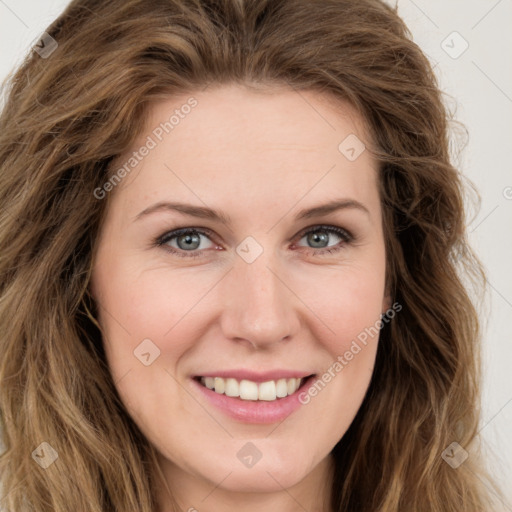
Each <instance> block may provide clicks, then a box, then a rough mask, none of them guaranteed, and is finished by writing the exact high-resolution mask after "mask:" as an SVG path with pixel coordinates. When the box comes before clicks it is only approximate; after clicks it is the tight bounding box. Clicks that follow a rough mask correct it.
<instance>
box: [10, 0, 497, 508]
mask: <svg viewBox="0 0 512 512" xmlns="http://www.w3.org/2000/svg"><path fill="white" fill-rule="evenodd" d="M0 127H1V130H0V133H1V135H0V151H1V157H2V158H1V162H2V164H1V165H2V167H1V174H0V175H1V186H0V193H1V204H2V210H1V225H2V230H1V240H2V245H1V247H2V258H1V259H0V261H1V273H2V281H1V283H2V284H1V286H2V289H1V301H0V304H1V309H0V322H1V325H0V328H1V332H2V339H1V343H2V345H1V348H2V353H3V358H2V361H1V365H0V376H1V379H2V383H3V385H2V388H1V391H0V411H1V414H2V422H3V435H4V443H5V445H6V448H7V450H6V452H5V453H4V454H3V455H2V457H1V459H0V461H1V462H0V467H1V474H2V484H3V496H2V498H3V501H2V502H1V503H2V506H3V507H4V508H5V509H6V510H13V511H14V510H16V511H18V510H29V509H30V510H37V511H43V510H52V511H64V510H66V511H67V510H79V511H81V510H87V511H95V512H96V511H97V512H100V511H107V510H112V511H114V510H116V511H131V510H137V511H143V512H150V511H151V512H153V511H159V512H164V511H169V510H199V511H203V510H205V511H206V510H208V511H218V510H233V509H235V507H236V508H237V509H238V510H243V511H252V510H260V509H265V510H280V511H288V510H289V511H294V510H303V509H305V510H318V511H363V510H364V511H366V510H368V511H369V510H375V511H376V510H379V511H386V512H387V511H412V510H414V511H417V512H420V511H427V510H428V511H452V510H465V511H474V512H476V511H480V510H491V509H492V508H490V507H493V506H494V505H495V503H494V502H493V499H494V498H493V496H494V493H497V492H499V491H498V490H497V489H494V490H493V491H491V489H493V485H494V484H493V483H492V481H491V479H490V478H489V477H488V475H487V474H486V473H485V470H484V466H483V462H482V461H481V459H480V456H479V451H478V447H477V446H475V444H476V442H477V441H478V437H477V427H478V421H479V413H478V403H479V402H478V401H479V390H480V373H479V371H480V370H479V368H480V366H479V340H480V332H479V325H478V320H477V313H476V311H475V308H474V306H473V304H472V303H471V301H470V299H469V296H468V293H467V291H466V289H465V288H464V286H463V284H462V281H461V277H460V275H461V271H463V272H464V274H465V276H470V277H472V278H473V279H474V281H475V282H476V283H480V284H483V283H484V282H485V277H484V274H483V271H482V267H481V265H480V263H479V262H478V260H477V258H476V257H475V256H474V255H473V253H472V252H471V249H470V247H468V245H467V241H466V235H465V230H464V204H463V192H464V191H463V188H462V184H461V181H460V177H459V174H458V172H457V170H456V169H455V168H454V167H453V166H452V165H451V164H450V160H449V153H448V142H447V139H448V119H447V113H446V111H445V108H444V106H443V103H442V100H441V93H440V91H439V89H438V86H437V83H436V79H435V77H434V74H433V72H432V69H431V67H430V65H429V63H428V61H427V59H426V58H425V56H424V55H423V54H422V53H421V51H420V49H419V48H418V47H417V46H416V45H415V44H414V43H413V42H412V41H411V40H410V38H409V33H408V31H407V28H406V27H405V26H404V24H403V22H402V21H401V19H400V18H399V17H398V16H397V14H396V11H395V10H393V9H391V8H390V7H388V6H387V5H385V4H384V3H382V2H380V1H378V0H362V1H359V2H352V1H350V0H328V1H325V0H324V1H322V2H311V1H310V0H293V1H292V0H288V1H287V0H279V1H272V2H271V1H264V0H262V1H254V2H249V1H242V0H238V1H237V0H222V1H220V2H219V1H217V2H210V1H206V0H194V1H184V0H159V1H152V2H147V1H143V0H128V1H126V0H113V1H110V2H102V1H97V0H76V1H73V2H71V4H70V5H69V7H68V8H67V10H66V11H65V12H64V14H63V15H62V16H60V17H59V18H58V19H57V20H56V21H55V23H53V24H52V25H51V26H50V27H49V29H48V30H47V34H46V35H45V36H44V37H43V38H42V41H41V42H40V43H39V44H38V45H37V46H36V48H35V52H34V53H33V54H32V55H30V56H29V57H28V58H27V59H26V61H25V63H24V64H23V65H22V67H21V68H20V69H19V70H18V72H17V73H16V75H15V76H14V77H13V79H12V82H11V85H10V89H9V91H8V96H7V102H6V106H5V108H4V111H3V113H2V116H1V118H0ZM325 243H327V245H324V244H325ZM29 454H30V457H29V456H28V455H29Z"/></svg>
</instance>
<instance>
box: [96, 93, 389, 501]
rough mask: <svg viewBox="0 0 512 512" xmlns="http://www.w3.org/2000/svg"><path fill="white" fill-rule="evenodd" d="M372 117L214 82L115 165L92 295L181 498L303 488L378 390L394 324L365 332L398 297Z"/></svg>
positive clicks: (169, 111) (158, 107) (139, 414)
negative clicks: (374, 384) (390, 286)
mask: <svg viewBox="0 0 512 512" xmlns="http://www.w3.org/2000/svg"><path fill="white" fill-rule="evenodd" d="M173 116H174V117H173ZM360 121H361V120H360V117H359V116H358V115H357V114H356V113H355V111H354V110H353V109H351V108H350V107H349V106H348V105H345V106H340V107H338V108H337V109H336V110H335V108H334V106H333V104H332V101H331V100H329V99H327V98H326V97H324V96H322V95H320V94H319V93H314V92H304V91H301V92H296V91H293V90H291V89H290V90H285V91H284V90H275V91H274V92H272V93H263V92H252V91H249V90H247V89H245V88H241V87H236V86H229V87H227V86H223V87H217V88H213V87H210V88H208V89H206V90H204V91H202V92H199V93H197V94H193V95H183V96H182V97H173V98H172V99H169V100H168V101H165V102H161V103H158V104H155V105H153V106H152V109H151V112H150V120H149V124H148V128H147V129H146V130H145V131H144V133H143V135H142V136H140V137H139V138H138V140H137V141H136V142H135V143H134V145H133V147H132V148H130V151H128V152H127V153H126V154H125V155H123V156H122V157H121V158H119V160H118V161H117V162H116V167H115V169H118V168H119V169H121V168H122V167H123V165H124V170H125V172H124V173H123V172H122V171H121V172H120V173H118V177H120V178H122V180H121V182H120V183H118V182H115V185H111V186H110V187H109V185H106V186H105V187H104V189H103V190H109V188H112V190H110V191H109V192H108V193H110V194H112V197H111V199H112V202H111V204H110V206H109V210H108V212H107V216H106V219H105V222H104V224H103V226H102V231H101V234H100V240H99V246H98V251H97V254H96V259H95V266H94V269H93V279H92V283H91V286H92V288H91V290H92V292H93V295H94V297H95V298H96V300H97V303H98V306H99V321H100V324H101V325H102V328H103V330H104V344H105V350H106V355H107V359H108V364H109V367H110V369H111V372H112V376H113V379H114V381H115V385H116V387H117V390H118V392H119V395H120V397H121V399H122V400H123V402H124V404H125V406H126V408H127V410H128V411H129V413H130V415H131V416H132V417H133V419H134V421H135V422H136V423H137V425H138V426H139V428H140V429H141V431H142V432H143V433H144V435H145V436H146V437H147V438H148V439H149V441H150V442H151V443H152V444H153V445H154V446H155V447H156V449H157V451H158V454H159V458H160V460H161V462H162V464H163V467H164V472H165V473H166V475H167V476H168V477H169V479H170V481H172V482H175V483H177V482H180V486H179V489H177V490H176V492H177V494H178V495H179V494H180V492H181V493H182V494H184V493H186V492H187V489H189V490H191V489H192V488H194V486H195V488H196V491H197V489H199V488H201V489H203V490H204V496H205V497H206V496H207V495H208V494H209V493H210V492H211V490H212V489H213V488H214V486H217V487H216V488H215V491H214V492H213V495H217V496H220V495H221V494H222V493H229V492H235V491H237V492H245V493H263V492H265V493H270V492H281V493H283V489H289V488H296V489H297V495H299V494H300V492H303V495H304V496H305V495H307V492H306V491H304V489H302V490H300V492H299V489H300V486H301V485H304V482H307V481H308V479H309V478H311V475H313V474H314V472H315V471H318V468H320V467H323V466H324V465H325V463H326V461H327V460H329V457H328V456H329V453H330V451H331V449H332V448H333V447H334V445H335V444H336V443H337V442H338V441H339V440H340V438H341V437H342V436H343V435H344V433H345V432H346V430H347V428H348V427H349V425H350V423H351V422H352V420H353V418H354V416H355V414H356V412H357V410H358V409H359V407H360V405H361V403H362V400H363V398H364V395H365V392H366V390H367V387H368V385H369V382H370V378H371V375H372V371H373V367H374V359H375V354H376V350H377V341H378V339H377V338H378V336H373V337H372V336H366V343H362V342H361V341H360V340H361V339H362V338H364V336H362V333H364V332H368V329H369V328H371V327H373V326H375V324H376V322H378V320H379V318H380V315H381V313H383V312H384V311H385V310H386V309H387V308H388V307H389V301H388V299H387V297H386V294H385V289H384V277H385V251H384V239H383V231H382V225H381V212H380V204H379V195H378V189H377V164H376V162H375V161H374V160H373V159H372V158H371V157H370V154H369V152H368V151H366V150H365V149H364V146H362V144H363V143H366V142H367V139H366V136H365V134H364V132H363V131H362V127H361V122H360ZM166 123H167V124H166ZM347 137H348V139H347ZM142 148H146V149H142ZM134 151H135V152H136V154H134ZM130 158H131V160H130ZM125 164H126V165H125ZM123 175H124V176H123ZM118 181H119V180H118ZM96 193H97V195H98V197H100V196H101V195H102V194H103V195H104V192H101V193H100V192H96ZM99 200H100V199H99ZM334 202H340V205H341V206H340V207H339V208H337V209H331V208H325V209H324V211H322V208H320V209H318V208H319V207H322V206H324V205H330V204H332V203H334ZM170 203H181V204H183V205H186V206H183V208H180V209H173V208H172V207H171V206H170ZM155 205H159V206H155ZM343 205H344V206H343ZM312 209H315V210H313V211H312V212H310V213H309V214H307V215H306V214H304V212H307V211H308V210H312ZM211 211H215V212H217V215H214V214H213V213H211ZM194 212H196V213H195V214H194ZM220 218H222V219H224V221H225V222H223V220H221V219H220ZM320 226H323V227H320ZM181 228H190V229H193V230H196V231H195V232H194V231H192V232H190V233H188V234H180V233H177V234H176V233H174V236H172V235H173V233H172V232H174V231H175V230H178V229H181ZM336 230H339V231H338V232H337V231H336ZM159 242H160V245H159ZM327 251H331V252H330V253H329V252H327ZM354 343H355V344H354ZM356 346H358V347H359V350H358V349H357V348H356ZM340 367H341V368H340ZM244 372H245V373H244ZM312 374H314V375H316V378H310V379H308V380H307V381H305V385H306V387H302V388H300V389H299V390H298V391H295V392H293V391H294V388H293V387H292V386H293V381H291V383H290V381H289V380H285V381H283V380H282V379H287V378H291V377H294V376H295V377H297V378H299V377H308V376H310V375H312ZM201 376H209V377H210V379H208V380H205V384H207V385H210V386H211V385H212V383H213V384H214V385H216V390H210V389H207V388H206V387H205V386H203V385H202V384H201V383H200V382H198V378H199V377H201ZM215 376H218V377H222V376H224V377H226V378H225V379H215ZM329 376H330V378H329ZM228 379H229V380H228ZM242 380H244V381H246V382H245V383H244V382H242V384H241V385H240V386H238V382H239V381H242ZM258 381H260V382H267V384H264V385H262V386H261V385H258ZM269 381H274V383H272V382H270V383H268V382H269ZM319 381H321V383H322V385H321V386H320V385H318V384H319ZM327 381H328V382H327ZM283 382H284V383H283ZM303 382H304V381H303ZM223 385H224V386H225V389H224V394H221V393H220V392H221V391H222V386H223ZM312 385H313V386H314V387H316V393H315V389H314V388H312V387H311V386H312ZM288 386H291V387H290V389H288ZM228 390H229V391H228ZM240 390H242V394H243V397H242V398H240V397H238V398H236V397H233V396H232V397H229V396H227V395H226V394H225V393H229V394H232V395H234V394H236V392H237V391H238V392H240ZM288 391H290V392H291V393H292V394H291V396H289V397H288V398H284V397H279V398H275V399H273V397H274V396H275V393H279V394H280V395H283V394H284V393H287V392H288ZM252 393H256V395H253V394H252ZM259 393H261V395H259ZM267 393H268V394H267ZM273 393H274V394H273ZM256 396H258V397H260V396H261V400H260V399H258V400H257V401H256V400H254V398H255V397H256ZM171 485H172V484H171ZM213 495H212V496H210V497H209V498H208V500H210V501H208V502H207V503H210V502H213V500H214V499H215V498H214V496H213ZM196 496H199V495H197V494H196ZM246 496H247V495H246ZM201 498H202V496H201ZM288 499H289V496H288ZM196 503H199V501H196Z"/></svg>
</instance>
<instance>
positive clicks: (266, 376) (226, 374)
mask: <svg viewBox="0 0 512 512" xmlns="http://www.w3.org/2000/svg"><path fill="white" fill-rule="evenodd" d="M313 374H314V372H308V371H300V370H284V369H283V370H268V371H266V372H257V371H254V370H244V369H238V370H217V371H213V372H205V373H201V374H199V375H196V377H222V378H223V379H229V378H231V379H236V380H238V381H241V380H251V381H253V382H267V381H269V380H279V379H293V378H295V379H301V378H304V377H309V376H310V375H313Z"/></svg>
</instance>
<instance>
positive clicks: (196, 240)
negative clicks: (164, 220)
mask: <svg viewBox="0 0 512 512" xmlns="http://www.w3.org/2000/svg"><path fill="white" fill-rule="evenodd" d="M333 234H334V235H336V237H338V238H339V239H341V242H338V243H337V244H334V245H331V246H329V245H327V246H325V247H324V246H323V244H324V243H327V244H328V243H329V238H330V236H332V235H333ZM212 235H213V233H212V232H211V231H210V230H207V229H203V228H201V229H199V228H181V229H176V230H173V231H169V232H167V233H164V234H163V235H162V236H160V237H158V238H157V239H156V240H155V245H156V246H158V247H162V248H163V249H164V250H165V251H167V252H169V253H171V254H175V255H176V256H179V257H184V258H197V257H199V256H202V255H203V252H204V250H205V248H203V249H202V250H198V249H199V247H200V245H201V237H206V238H207V239H210V237H212ZM298 237H299V239H302V238H304V237H307V241H308V242H309V243H312V244H313V245H317V247H307V248H306V249H308V250H307V252H308V253H311V254H313V255H320V256H321V255H323V254H332V253H335V252H338V251H340V250H342V249H343V248H344V247H345V246H346V245H347V244H350V243H352V242H353V241H354V240H355V238H354V237H353V236H352V235H351V234H350V233H349V232H348V231H347V230H345V229H342V228H338V227H336V226H313V227H312V228H307V229H306V230H304V231H302V232H301V233H300V234H299V235H298ZM174 241H175V245H171V242H174ZM299 247H303V246H299Z"/></svg>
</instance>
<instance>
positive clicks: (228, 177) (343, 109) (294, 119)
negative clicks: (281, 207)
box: [115, 86, 377, 208]
mask: <svg viewBox="0 0 512 512" xmlns="http://www.w3.org/2000/svg"><path fill="white" fill-rule="evenodd" d="M368 143H369V139H368V136H367V134H366V130H365V129H364V124H363V120H362V118H361V117H360V115H359V114H358V113H357V112H356V110H355V109H354V108H353V107H351V106H350V105H349V104H348V103H343V102H340V101H339V100H338V101H336V102H335V101H334V100H333V99H332V98H331V97H329V96H326V95H322V94H320V93H318V92H314V91H295V90H293V89H277V90H271V91H270V90H264V91H254V90H249V89H247V88H245V87H241V86H223V87H215V88H214V87H209V88H207V89H206V90H204V91H199V92H195V93H190V94H183V95H180V96H173V97H169V98H166V99H163V100H161V101H158V102H155V103H153V104H151V106H150V107H149V109H148V112H147V118H146V123H145V127H144V129H143V130H142V132H141V134H140V135H139V136H138V137H137V138H136V140H135V141H134V143H133V144H132V145H131V147H130V148H129V150H128V151H127V152H125V153H124V154H123V155H121V156H120V158H118V159H117V160H116V162H115V165H117V166H119V167H120V166H122V165H123V164H126V162H128V159H129V158H130V155H132V158H134V157H133V153H134V152H136V153H141V151H140V150H142V149H143V148H144V147H146V148H150V149H149V150H145V151H143V152H144V154H145V156H143V157H142V158H139V159H138V160H137V162H136V163H135V162H132V163H135V164H136V165H134V167H133V169H132V170H131V172H130V173H129V175H128V176H127V177H126V178H124V179H123V181H122V182H121V183H120V185H119V186H118V187H117V189H116V190H115V194H116V195H117V194H121V195H123V196H124V199H125V201H124V203H125V204H127V205H131V207H134V208H139V207H143V206H144V205H145V204H147V203H148V201H151V200H160V199H164V198H165V199H169V196H171V197H172V198H179V199H183V200H191V199H195V202H197V201H198V198H201V200H204V201H205V202H216V198H221V199H222V200H223V201H224V202H225V201H226V200H227V201H234V200H236V199H237V198H238V200H240V199H242V198H243V199H244V201H245V205H246V206H248V205H249V204H248V203H250V202H251V201H254V203H255V204H254V205H255V206H256V203H258V202H259V204H258V206H260V207H262V206H264V205H263V204H262V202H261V200H262V199H265V198H266V199H269V200H270V202H272V204H275V202H276V201H284V203H283V204H289V205H290V206H291V203H290V201H291V198H295V200H298V199H299V198H301V197H303V196H306V195H307V196H309V198H310V199H311V200H314V199H315V198H322V199H324V198H325V195H326V194H331V195H332V196H333V197H334V195H335V196H336V197H339V196H340V194H341V195H350V196H358V199H360V200H365V199H366V200H367V201H369V200H371V198H370V197H369V196H370V195H372V194H373V195H375V190H376V185H375V174H376V171H377V162H376V161H375V160H374V159H373V158H372V157H371V155H370V153H369V152H368V151H366V150H364V145H368ZM347 149H348V150H349V152H348V153H347ZM351 149H355V151H356V156H357V158H355V159H353V158H351V156H352V157H353V156H354V151H352V153H350V150H351ZM358 153H360V154H359V155H357V154H358ZM139 157H140V155H139ZM125 166H126V165H125ZM336 189H339V190H336ZM194 196H195V197H194Z"/></svg>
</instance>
